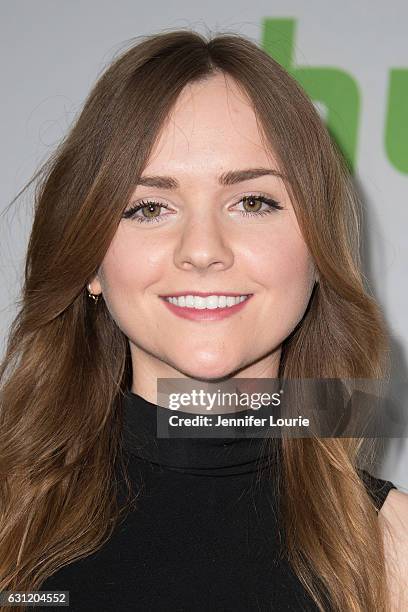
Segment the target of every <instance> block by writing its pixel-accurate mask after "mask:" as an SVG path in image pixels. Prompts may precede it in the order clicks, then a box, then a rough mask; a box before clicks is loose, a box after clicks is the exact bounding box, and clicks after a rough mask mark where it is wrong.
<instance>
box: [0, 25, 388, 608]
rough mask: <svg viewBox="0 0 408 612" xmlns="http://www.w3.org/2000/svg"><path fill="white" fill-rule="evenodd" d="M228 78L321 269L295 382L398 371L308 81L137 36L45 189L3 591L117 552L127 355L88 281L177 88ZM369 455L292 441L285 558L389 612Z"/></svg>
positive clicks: (18, 382) (289, 358)
mask: <svg viewBox="0 0 408 612" xmlns="http://www.w3.org/2000/svg"><path fill="white" fill-rule="evenodd" d="M215 71H222V72H224V73H226V74H229V75H230V76H232V77H233V78H235V80H236V82H237V83H238V85H239V86H240V87H241V88H242V91H243V92H245V93H246V94H247V95H248V96H249V99H250V100H251V102H252V104H253V108H254V111H255V113H256V116H257V119H258V121H259V126H260V129H261V132H262V138H263V139H264V140H265V144H266V146H267V147H269V148H270V149H271V147H273V152H274V155H275V158H276V159H277V160H278V162H279V165H280V167H281V168H282V169H283V170H284V174H285V176H286V177H287V183H286V187H287V189H288V191H289V195H290V197H291V200H292V202H293V205H294V208H295V212H296V215H297V218H298V222H299V225H300V228H301V231H302V233H303V236H304V239H305V241H306V244H307V246H308V248H309V251H310V253H311V255H312V257H313V259H314V262H315V264H316V268H317V270H318V274H319V283H318V284H317V285H316V286H315V289H314V291H313V293H312V296H311V300H310V302H309V306H308V309H307V311H306V313H305V315H304V317H303V319H302V321H301V324H300V325H298V326H297V328H296V329H295V330H294V332H293V333H292V334H291V335H290V336H289V337H288V338H287V339H286V340H285V342H284V344H283V348H282V357H281V364H280V374H281V376H283V377H287V378H304V377H306V378H308V377H309V378H321V377H328V378H340V379H353V378H355V379H357V378H381V377H383V376H384V375H385V372H386V371H388V370H387V368H388V365H387V360H386V358H387V350H388V348H387V347H388V336H387V333H386V331H385V324H384V321H383V318H382V314H381V311H380V309H379V307H378V305H377V303H376V301H375V299H374V298H373V296H372V295H370V291H369V289H367V288H366V287H365V286H364V278H363V276H362V273H361V262H360V256H359V232H360V222H361V219H360V206H359V199H358V197H357V195H356V192H355V190H354V188H353V185H352V179H351V177H350V175H349V172H348V170H347V167H346V164H345V162H344V160H343V158H342V156H341V154H340V153H339V152H338V150H337V149H336V146H335V144H334V143H333V142H332V141H331V139H330V136H329V134H328V131H327V129H326V127H325V126H324V124H323V123H322V121H321V119H320V117H319V115H318V113H317V111H316V109H315V108H314V106H313V104H312V102H311V100H310V99H309V98H308V97H307V95H306V94H305V93H304V91H303V90H302V89H301V87H300V86H299V85H298V84H297V82H296V81H295V80H294V79H293V78H292V77H291V76H290V75H289V74H288V73H287V72H286V71H285V70H284V69H283V68H282V67H281V66H280V65H279V64H278V63H277V62H276V61H274V59H273V58H272V57H270V56H269V55H268V54H267V53H266V52H265V51H263V50H262V49H261V48H260V47H259V46H258V45H257V44H255V43H254V42H252V41H251V40H250V39H248V38H245V37H243V36H241V35H237V34H234V33H224V34H223V33H221V34H218V35H216V36H213V37H212V38H211V37H208V38H207V39H206V38H205V37H204V36H203V35H201V34H199V33H196V32H192V31H189V30H183V29H181V30H178V31H163V32H161V33H159V34H156V35H150V36H144V37H141V38H137V39H135V40H134V41H133V40H132V44H131V46H130V48H129V49H127V50H125V51H124V52H122V53H121V54H120V56H119V57H117V58H116V59H115V61H114V62H113V63H112V64H111V65H110V66H109V67H108V68H107V69H106V70H105V72H104V73H103V74H102V76H101V77H100V78H99V79H98V81H97V83H96V85H95V86H94V87H93V89H92V91H91V92H90V94H89V96H88V98H87V100H86V102H85V105H84V108H83V109H82V111H81V113H80V114H79V116H78V117H77V118H76V120H75V122H74V124H73V126H72V127H71V129H70V130H69V133H68V134H67V136H66V137H65V138H64V139H63V141H62V142H61V144H60V145H59V146H58V148H57V150H56V151H55V153H54V154H53V155H52V157H51V158H50V159H49V160H48V161H47V162H46V163H45V164H44V165H43V166H42V167H41V169H40V171H39V172H38V173H37V174H36V175H35V176H34V178H33V179H32V181H33V180H36V179H38V183H37V189H36V194H35V215H34V221H33V226H32V231H31V235H30V240H29V245H28V252H27V259H26V267H25V279H24V286H23V291H22V299H21V301H20V303H19V310H18V314H17V316H16V318H15V319H14V321H13V324H12V326H11V329H10V334H9V337H8V343H7V347H6V355H5V358H4V361H3V362H2V365H1V369H0V378H1V396H0V408H1V411H0V425H1V444H0V453H1V455H0V459H1V482H0V485H1V488H0V511H1V515H0V518H1V520H0V551H1V552H0V590H6V589H7V590H23V591H30V590H35V589H38V588H39V587H40V585H41V584H42V582H43V581H44V580H45V578H46V577H48V576H49V575H51V574H52V573H54V572H55V571H56V570H57V569H59V568H60V567H62V566H63V565H66V564H68V563H70V562H72V561H73V560H76V559H79V558H81V557H84V556H87V555H89V554H90V553H91V552H93V551H95V550H96V549H97V548H99V547H100V546H102V544H103V543H104V542H106V540H107V539H108V538H109V537H110V535H111V534H112V530H113V528H114V526H115V524H116V523H117V521H118V518H119V517H120V516H121V515H122V512H123V509H122V508H121V507H120V506H119V504H118V501H117V493H118V481H117V478H116V474H117V472H116V468H117V466H118V465H119V466H121V469H122V470H123V474H124V477H125V480H126V482H127V483H128V485H129V486H130V483H129V481H128V479H127V476H126V466H125V463H124V461H123V456H122V453H121V422H122V399H123V393H124V391H125V390H126V389H127V388H129V385H130V383H131V366H130V351H129V345H128V341H127V338H126V337H125V336H124V334H123V333H122V332H121V330H120V329H119V328H118V327H117V325H116V324H115V321H114V320H113V319H112V317H111V316H110V313H109V311H108V309H107V307H106V305H105V303H104V300H103V299H100V300H99V303H98V304H97V305H94V304H93V303H92V302H91V301H90V300H89V298H88V297H87V291H86V284H87V282H89V280H90V279H91V278H92V277H93V275H94V274H95V272H96V271H97V270H98V267H99V265H100V264H101V262H102V260H103V258H104V255H105V253H106V251H107V249H108V247H109V245H110V243H111V240H112V238H113V236H114V234H115V231H116V229H117V226H118V223H119V222H120V219H121V216H122V214H123V212H124V209H125V207H126V205H127V203H128V201H129V198H130V196H131V194H132V191H133V189H134V185H135V184H136V182H137V178H138V177H139V176H140V174H141V173H142V171H143V168H144V166H145V165H146V163H147V160H148V158H149V154H150V152H151V150H152V147H153V146H154V144H155V142H156V139H157V137H158V135H159V133H160V130H161V128H162V126H163V125H164V122H165V121H166V119H167V118H168V116H169V113H170V111H171V110H172V107H173V105H174V104H175V102H176V100H177V97H178V95H179V94H180V92H181V91H182V89H183V88H184V87H185V86H186V85H187V84H188V83H191V82H194V81H197V80H200V79H206V78H208V77H209V76H211V74H213V73H214V72H215ZM32 181H30V183H31V182H32ZM30 183H29V184H30ZM17 197H18V196H17ZM361 445H362V440H361V439H350V438H337V439H334V438H333V439H328V438H327V439H326V438H321V439H319V438H318V439H314V438H309V439H307V438H306V439H285V440H283V449H282V450H283V453H282V461H283V463H282V470H283V475H284V479H285V480H284V482H285V485H284V487H283V489H282V492H281V495H282V500H281V502H282V509H283V512H282V520H283V521H284V525H285V533H286V539H287V540H286V548H287V555H288V559H289V561H290V563H291V564H292V566H293V568H294V570H295V572H296V573H297V575H298V576H299V578H300V579H301V581H302V582H303V584H304V586H305V587H306V589H307V590H308V591H309V593H310V594H311V595H312V597H313V598H314V599H315V601H316V602H317V603H318V606H319V609H320V610H323V609H324V606H323V603H322V602H323V599H322V597H323V595H322V593H326V594H327V595H328V596H329V599H330V602H331V605H332V608H333V610H337V611H341V612H344V610H353V611H358V612H366V611H367V610H374V609H375V610H377V611H378V612H385V611H386V610H388V607H387V606H388V604H387V601H388V595H387V589H386V580H385V575H386V574H385V561H384V551H383V544H382V535H381V532H380V527H379V522H378V516H377V513H376V509H375V506H374V504H373V502H372V501H371V498H370V497H369V495H368V493H367V491H366V490H365V488H364V486H363V484H362V481H361V479H360V478H359V476H358V472H357V460H358V458H359V453H360V449H361ZM129 495H130V489H129Z"/></svg>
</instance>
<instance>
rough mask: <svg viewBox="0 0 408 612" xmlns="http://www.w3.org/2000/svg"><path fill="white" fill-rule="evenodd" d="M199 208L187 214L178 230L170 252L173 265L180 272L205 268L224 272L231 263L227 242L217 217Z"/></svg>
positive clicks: (229, 240)
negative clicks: (174, 244) (173, 246)
mask: <svg viewBox="0 0 408 612" xmlns="http://www.w3.org/2000/svg"><path fill="white" fill-rule="evenodd" d="M209 209H210V206H209V203H207V206H205V205H204V206H203V207H202V208H200V210H199V211H195V212H193V213H191V214H190V215H189V217H188V219H186V221H185V223H184V225H183V227H182V228H181V230H180V235H179V237H178V240H177V246H176V248H175V252H174V263H175V265H176V266H177V267H179V268H181V269H183V270H191V269H197V270H199V271H204V270H206V269H207V268H210V267H211V268H216V269H219V270H224V269H228V268H229V267H230V266H231V265H232V263H233V260H234V255H233V250H232V245H231V238H230V237H229V236H228V235H227V231H226V230H227V228H226V227H225V224H223V222H222V220H220V218H219V217H218V216H217V211H213V212H212V213H211V212H207V211H209Z"/></svg>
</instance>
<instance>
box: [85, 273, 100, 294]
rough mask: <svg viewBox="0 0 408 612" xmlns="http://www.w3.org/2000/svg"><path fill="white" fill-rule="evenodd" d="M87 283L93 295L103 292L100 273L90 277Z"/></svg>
mask: <svg viewBox="0 0 408 612" xmlns="http://www.w3.org/2000/svg"><path fill="white" fill-rule="evenodd" d="M86 285H87V288H88V289H90V291H91V293H93V295H100V294H101V293H102V285H101V281H100V278H99V274H95V276H93V277H92V278H90V279H89V281H88V282H87V284H86Z"/></svg>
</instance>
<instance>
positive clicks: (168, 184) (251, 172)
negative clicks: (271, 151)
mask: <svg viewBox="0 0 408 612" xmlns="http://www.w3.org/2000/svg"><path fill="white" fill-rule="evenodd" d="M267 175H272V176H277V177H279V178H282V179H284V178H285V177H284V175H283V174H282V173H281V172H279V171H278V170H275V169H274V168H248V169H245V170H229V171H228V172H223V173H222V174H220V175H219V177H218V182H219V183H220V185H235V183H241V182H242V181H248V180H250V179H256V178H258V177H260V176H267ZM136 185H145V186H146V187H156V188H158V189H177V188H178V187H180V183H179V182H178V181H177V179H175V178H174V177H172V176H141V177H140V178H139V180H138V181H137V183H136Z"/></svg>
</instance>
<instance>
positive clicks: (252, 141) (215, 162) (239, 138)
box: [145, 73, 277, 175]
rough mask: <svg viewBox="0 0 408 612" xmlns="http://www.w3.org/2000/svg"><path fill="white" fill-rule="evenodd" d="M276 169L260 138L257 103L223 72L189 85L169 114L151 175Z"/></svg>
mask: <svg viewBox="0 0 408 612" xmlns="http://www.w3.org/2000/svg"><path fill="white" fill-rule="evenodd" d="M271 164H272V165H273V166H274V167H277V163H276V159H275V156H274V154H273V151H271V150H270V148H268V147H265V145H264V143H263V142H262V139H261V134H260V131H259V128H258V124H257V120H256V116H255V113H254V110H253V107H252V103H251V101H250V100H249V98H248V97H247V96H246V94H245V92H244V91H242V89H240V88H239V86H238V84H237V83H236V82H235V80H234V79H233V78H232V77H230V76H229V75H226V74H224V73H218V74H216V75H212V76H211V77H209V78H208V79H207V80H205V81H200V82H196V83H189V84H188V85H187V86H186V87H185V88H184V89H183V91H182V92H181V94H180V96H179V97H178V99H177V101H176V103H175V105H174V107H173V109H172V110H171V112H170V113H169V116H168V118H167V120H166V121H165V123H164V125H163V128H162V130H161V132H160V134H159V137H158V140H157V142H156V144H155V146H154V148H153V150H152V153H151V155H150V158H149V161H148V164H147V165H146V168H145V171H146V173H149V174H151V173H152V172H153V171H155V172H157V173H158V172H159V171H164V170H166V172H168V173H170V172H172V173H177V172H194V173H195V174H197V173H199V174H203V175H206V174H208V175H210V174H214V173H215V172H219V171H220V170H221V169H230V168H239V167H254V166H271Z"/></svg>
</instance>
